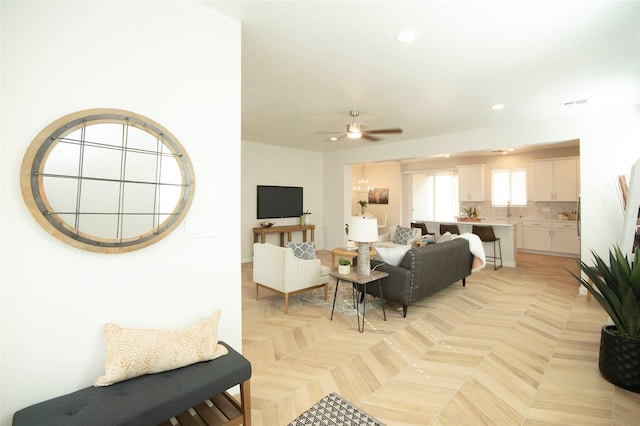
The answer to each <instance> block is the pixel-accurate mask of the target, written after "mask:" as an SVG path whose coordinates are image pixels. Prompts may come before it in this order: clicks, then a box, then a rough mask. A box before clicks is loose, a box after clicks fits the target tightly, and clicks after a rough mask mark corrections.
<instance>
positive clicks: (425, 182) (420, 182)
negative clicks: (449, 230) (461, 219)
mask: <svg viewBox="0 0 640 426" xmlns="http://www.w3.org/2000/svg"><path fill="white" fill-rule="evenodd" d="M412 187H413V194H412V207H413V215H412V220H432V221H434V220H435V221H437V220H451V219H452V218H453V217H455V216H457V215H458V176H457V175H455V174H454V172H453V171H451V170H442V171H432V172H428V173H417V174H415V175H413V180H412Z"/></svg>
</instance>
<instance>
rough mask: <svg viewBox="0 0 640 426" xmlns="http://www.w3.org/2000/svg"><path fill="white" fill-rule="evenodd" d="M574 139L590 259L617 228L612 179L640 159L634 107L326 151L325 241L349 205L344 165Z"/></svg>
mask: <svg viewBox="0 0 640 426" xmlns="http://www.w3.org/2000/svg"><path fill="white" fill-rule="evenodd" d="M574 139H579V140H580V170H581V193H582V213H583V220H582V240H581V245H582V253H583V258H584V259H585V261H588V260H590V250H592V249H593V250H595V251H596V252H598V253H600V254H602V253H605V254H606V252H607V250H608V249H609V248H610V247H611V246H612V245H613V244H615V243H617V242H618V241H619V240H620V236H621V235H620V234H621V232H622V220H623V216H622V213H621V209H620V202H619V200H618V193H617V187H616V182H615V179H616V177H617V176H618V175H620V174H627V175H628V174H629V173H630V170H631V166H632V165H633V163H634V162H635V161H636V160H637V159H638V158H640V106H635V107H630V108H623V109H620V110H612V111H608V112H593V113H587V114H582V115H574V116H570V117H566V118H563V119H555V120H544V121H539V122H532V123H521V124H514V125H509V126H503V127H494V128H487V129H480V130H475V131H468V132H461V133H455V134H449V135H443V136H438V137H433V138H428V139H422V140H415V141H406V142H397V143H377V144H376V145H375V147H373V146H372V147H370V148H366V147H365V148H360V149H353V150H346V151H341V152H334V153H328V154H326V155H325V158H324V176H325V181H324V193H325V205H324V211H325V226H326V229H327V230H328V232H327V239H326V245H327V246H329V247H331V246H336V245H339V244H341V243H342V234H341V227H340V226H341V224H342V223H343V222H342V220H343V217H344V215H345V214H347V213H346V212H348V211H349V209H350V204H351V194H350V190H349V188H348V182H347V183H346V184H345V179H348V180H349V181H350V179H351V178H350V177H348V178H346V177H345V176H346V173H345V164H351V163H356V162H365V163H368V162H373V161H386V160H394V159H403V158H416V157H421V156H425V157H426V156H430V155H437V154H443V153H447V152H468V151H476V150H479V149H500V148H503V147H505V146H514V147H518V146H525V145H531V144H542V143H551V142H559V141H565V140H574ZM339 188H343V195H342V196H339V195H338V194H337V193H336V190H339ZM402 215H403V216H402V221H403V223H408V222H409V221H410V212H409V211H407V209H405V210H403V213H402Z"/></svg>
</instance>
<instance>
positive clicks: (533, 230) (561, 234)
mask: <svg viewBox="0 0 640 426" xmlns="http://www.w3.org/2000/svg"><path fill="white" fill-rule="evenodd" d="M522 248H523V249H524V250H535V251H544V252H549V253H557V254H580V240H579V239H578V232H577V225H576V223H575V222H573V221H571V222H569V221H524V223H523V225H522Z"/></svg>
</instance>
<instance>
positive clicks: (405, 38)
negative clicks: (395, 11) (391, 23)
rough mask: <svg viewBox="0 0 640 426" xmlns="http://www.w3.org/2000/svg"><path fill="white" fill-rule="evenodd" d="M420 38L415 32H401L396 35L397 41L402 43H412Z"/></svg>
mask: <svg viewBox="0 0 640 426" xmlns="http://www.w3.org/2000/svg"><path fill="white" fill-rule="evenodd" d="M417 37H418V33H417V32H415V31H414V30H406V31H400V32H399V33H398V34H397V35H396V40H397V41H398V42H400V43H411V42H412V41H414V40H415V39H416V38H417Z"/></svg>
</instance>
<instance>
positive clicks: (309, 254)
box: [287, 242, 316, 260]
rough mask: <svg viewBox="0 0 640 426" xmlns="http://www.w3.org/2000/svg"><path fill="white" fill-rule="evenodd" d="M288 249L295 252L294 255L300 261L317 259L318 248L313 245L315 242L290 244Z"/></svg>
mask: <svg viewBox="0 0 640 426" xmlns="http://www.w3.org/2000/svg"><path fill="white" fill-rule="evenodd" d="M287 247H289V248H290V249H291V250H293V255H294V256H295V257H299V258H300V259H305V260H309V259H315V258H316V248H315V246H314V245H313V242H310V243H294V242H288V243H287Z"/></svg>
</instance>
